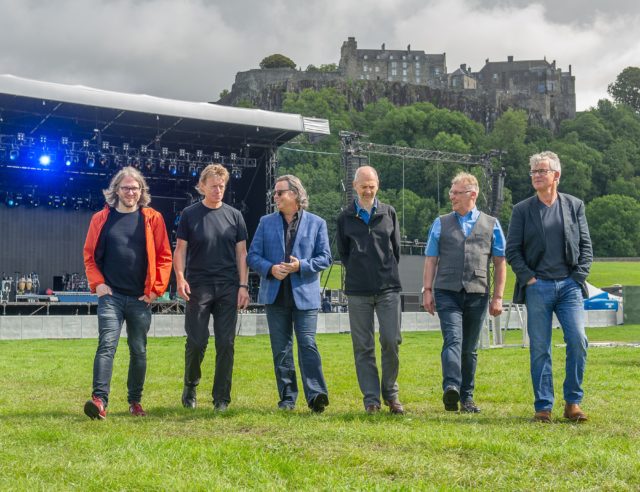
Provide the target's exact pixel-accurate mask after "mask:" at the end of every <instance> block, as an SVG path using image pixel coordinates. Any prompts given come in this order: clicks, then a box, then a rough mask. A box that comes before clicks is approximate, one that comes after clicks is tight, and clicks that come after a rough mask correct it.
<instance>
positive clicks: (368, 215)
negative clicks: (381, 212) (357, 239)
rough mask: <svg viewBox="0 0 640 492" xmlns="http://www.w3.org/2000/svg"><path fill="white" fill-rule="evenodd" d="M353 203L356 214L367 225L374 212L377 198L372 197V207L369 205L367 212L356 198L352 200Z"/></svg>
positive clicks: (376, 206)
mask: <svg viewBox="0 0 640 492" xmlns="http://www.w3.org/2000/svg"><path fill="white" fill-rule="evenodd" d="M354 204H355V206H356V216H357V217H358V218H360V219H361V220H362V222H364V223H365V224H367V225H369V221H370V220H371V217H372V216H373V214H375V213H376V209H377V208H378V199H377V198H374V199H373V207H371V213H369V212H367V210H366V209H364V208H362V207H361V206H360V202H359V201H358V199H357V198H356V199H355V200H354Z"/></svg>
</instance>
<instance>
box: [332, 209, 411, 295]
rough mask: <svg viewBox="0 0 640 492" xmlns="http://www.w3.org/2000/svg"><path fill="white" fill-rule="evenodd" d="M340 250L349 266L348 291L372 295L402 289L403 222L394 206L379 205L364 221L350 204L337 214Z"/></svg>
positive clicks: (344, 263)
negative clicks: (399, 265) (365, 221)
mask: <svg viewBox="0 0 640 492" xmlns="http://www.w3.org/2000/svg"><path fill="white" fill-rule="evenodd" d="M337 235H338V252H339V253H340V258H341V260H342V264H343V266H344V267H345V268H346V270H347V273H346V278H345V293H346V294H347V295H356V296H370V295H375V294H380V293H382V292H385V291H400V290H401V289H402V287H401V285H400V274H399V273H398V262H399V261H400V225H399V224H398V217H397V216H396V211H395V210H394V208H393V207H392V206H391V205H387V204H385V203H382V202H380V201H378V208H377V209H376V211H375V213H374V214H373V216H372V217H371V220H369V224H365V223H364V221H363V220H362V219H360V218H359V217H358V216H357V215H356V208H355V204H354V203H351V204H350V205H349V206H348V207H347V208H346V210H344V211H343V212H342V213H341V214H340V215H339V216H338V231H337Z"/></svg>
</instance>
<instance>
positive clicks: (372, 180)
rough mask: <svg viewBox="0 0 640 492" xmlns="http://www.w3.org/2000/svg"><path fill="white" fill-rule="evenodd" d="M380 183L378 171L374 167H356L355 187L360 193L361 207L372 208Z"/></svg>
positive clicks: (359, 201)
mask: <svg viewBox="0 0 640 492" xmlns="http://www.w3.org/2000/svg"><path fill="white" fill-rule="evenodd" d="M378 184H379V183H378V173H377V172H376V170H375V169H374V168H372V167H371V166H362V167H359V168H358V169H356V175H355V176H354V179H353V189H354V190H355V191H356V193H357V194H358V203H359V204H360V206H361V207H364V208H366V209H371V207H372V206H373V201H374V199H375V198H376V193H378Z"/></svg>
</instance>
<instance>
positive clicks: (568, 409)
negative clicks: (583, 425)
mask: <svg viewBox="0 0 640 492" xmlns="http://www.w3.org/2000/svg"><path fill="white" fill-rule="evenodd" d="M564 418H565V419H569V420H571V421H572V422H578V423H580V422H586V421H587V420H589V417H587V415H586V414H585V413H584V412H583V411H582V410H581V409H580V405H578V404H577V403H565V404H564Z"/></svg>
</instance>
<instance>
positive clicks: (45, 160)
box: [38, 154, 51, 166]
mask: <svg viewBox="0 0 640 492" xmlns="http://www.w3.org/2000/svg"><path fill="white" fill-rule="evenodd" d="M38 162H39V163H40V165H42V166H48V165H49V164H51V156H50V155H49V154H42V155H41V156H40V158H39V159H38Z"/></svg>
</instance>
